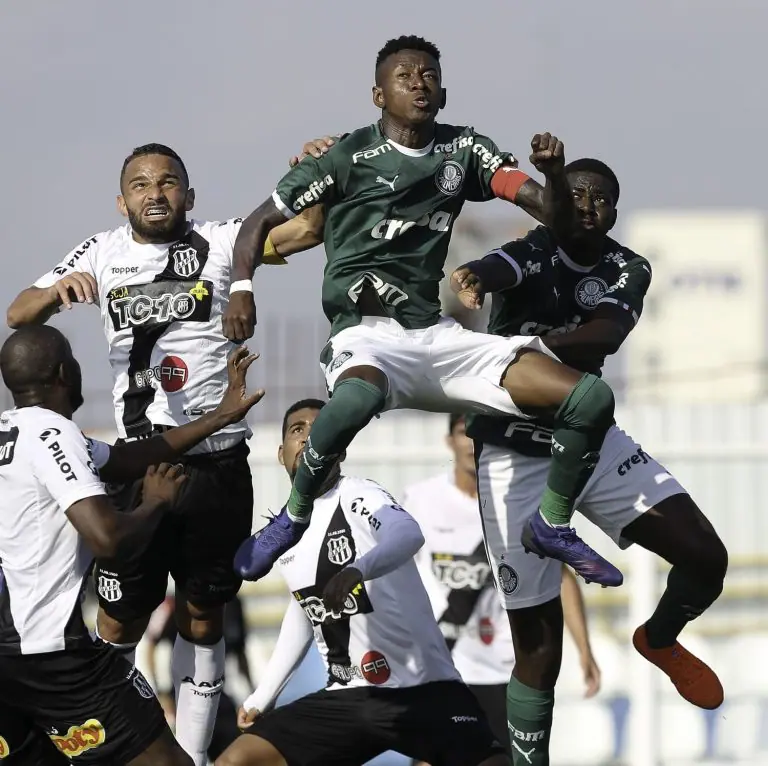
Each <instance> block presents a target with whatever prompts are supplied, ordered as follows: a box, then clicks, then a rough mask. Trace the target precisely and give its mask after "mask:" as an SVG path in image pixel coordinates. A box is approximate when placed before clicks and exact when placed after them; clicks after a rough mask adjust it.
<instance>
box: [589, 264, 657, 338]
mask: <svg viewBox="0 0 768 766" xmlns="http://www.w3.org/2000/svg"><path fill="white" fill-rule="evenodd" d="M652 276H653V274H652V272H651V265H650V264H649V263H648V261H646V260H645V258H641V257H640V256H636V257H635V258H633V259H632V260H631V261H629V262H628V263H627V264H626V265H625V266H624V268H622V270H621V274H619V277H618V279H617V280H616V282H614V284H612V285H610V286H609V287H608V290H607V291H606V293H605V295H604V296H603V297H602V298H601V299H600V301H599V302H598V305H600V304H601V303H612V304H614V305H616V306H619V307H620V308H623V309H624V310H625V311H629V312H630V313H631V314H632V318H633V319H634V320H635V324H637V322H638V320H639V319H640V314H642V313H643V301H644V300H645V294H646V293H647V292H648V288H649V287H650V284H651V277H652Z"/></svg>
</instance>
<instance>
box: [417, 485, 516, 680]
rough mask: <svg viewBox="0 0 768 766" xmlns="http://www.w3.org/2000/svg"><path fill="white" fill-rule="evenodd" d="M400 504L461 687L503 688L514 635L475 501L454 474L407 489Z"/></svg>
mask: <svg viewBox="0 0 768 766" xmlns="http://www.w3.org/2000/svg"><path fill="white" fill-rule="evenodd" d="M403 504H404V505H405V506H406V508H408V510H409V511H410V512H411V514H412V515H413V517H414V518H415V519H416V520H417V521H418V522H419V526H420V527H421V531H422V532H423V533H424V539H425V541H426V542H425V544H424V547H423V548H422V549H421V550H420V551H419V553H418V555H417V559H416V560H417V563H418V565H419V571H420V572H421V574H422V578H423V580H424V584H425V586H426V589H427V593H429V596H430V599H431V601H432V606H433V609H434V612H435V617H436V618H437V621H438V624H439V625H440V629H441V631H442V632H443V635H444V636H445V640H446V642H447V644H448V647H449V648H450V650H451V655H452V657H453V661H454V663H455V665H456V668H457V669H458V671H459V673H461V677H462V679H463V681H464V683H466V684H469V685H470V686H475V685H477V686H483V685H491V684H506V683H507V682H508V681H509V676H510V674H511V672H512V668H513V667H514V664H515V652H514V647H513V644H512V635H511V632H510V629H509V622H508V620H507V615H506V613H505V611H504V608H503V607H502V606H501V603H500V602H499V599H498V596H497V594H496V592H495V589H494V583H493V576H492V575H491V569H490V566H489V564H488V556H487V554H486V551H485V545H484V543H483V529H482V522H481V520H480V511H479V508H478V505H477V499H476V498H473V497H470V496H469V495H467V494H466V493H465V492H462V491H461V490H460V489H459V488H458V487H457V486H456V483H455V482H454V479H453V475H452V474H450V475H449V474H441V475H439V476H435V477H433V478H431V479H427V480H426V481H422V482H418V483H416V484H412V485H411V486H410V487H407V488H406V490H405V493H404V495H403Z"/></svg>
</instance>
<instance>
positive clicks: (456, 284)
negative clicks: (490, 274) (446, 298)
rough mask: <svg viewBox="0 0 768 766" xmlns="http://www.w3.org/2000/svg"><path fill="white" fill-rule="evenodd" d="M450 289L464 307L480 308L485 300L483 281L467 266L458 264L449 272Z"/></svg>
mask: <svg viewBox="0 0 768 766" xmlns="http://www.w3.org/2000/svg"><path fill="white" fill-rule="evenodd" d="M451 290H453V292H454V293H456V295H457V297H458V299H459V300H460V301H461V305H462V306H464V307H465V308H468V309H480V308H482V306H483V301H484V300H485V291H484V290H483V283H482V280H481V279H480V277H479V276H478V275H477V274H475V273H473V271H472V270H471V269H470V268H469V267H468V266H460V267H459V268H458V269H456V271H454V272H453V274H451Z"/></svg>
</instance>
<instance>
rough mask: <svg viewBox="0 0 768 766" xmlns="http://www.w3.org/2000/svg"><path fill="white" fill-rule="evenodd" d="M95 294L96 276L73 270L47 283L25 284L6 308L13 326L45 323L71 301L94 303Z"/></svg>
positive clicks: (96, 290) (16, 327)
mask: <svg viewBox="0 0 768 766" xmlns="http://www.w3.org/2000/svg"><path fill="white" fill-rule="evenodd" d="M97 295H98V289H97V287H96V280H95V279H94V278H93V277H92V276H91V275H90V274H87V273H83V272H79V271H76V272H73V273H72V274H67V275H66V276H65V277H62V278H61V279H59V280H58V281H57V282H56V283H54V284H53V285H51V286H50V287H27V288H26V289H25V290H22V291H21V292H20V293H19V294H18V295H17V296H16V298H14V300H13V302H12V303H11V305H10V306H9V307H8V310H7V312H6V321H7V322H8V326H9V327H10V328H11V329H12V330H16V329H18V328H19V327H22V326H23V325H28V324H44V323H45V322H47V321H48V320H49V319H50V318H51V317H52V316H53V315H54V314H55V313H56V312H57V311H58V310H59V307H61V306H63V307H64V308H66V309H71V308H72V304H73V303H93V302H94V301H95V300H96V296H97Z"/></svg>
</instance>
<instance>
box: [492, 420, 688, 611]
mask: <svg viewBox="0 0 768 766" xmlns="http://www.w3.org/2000/svg"><path fill="white" fill-rule="evenodd" d="M550 462H551V458H549V457H526V456H525V455H521V454H519V453H517V452H513V451H511V450H509V449H507V448H505V447H496V446H493V445H490V444H483V446H482V449H481V450H480V457H479V460H478V473H477V489H478V495H479V498H480V508H481V515H482V521H483V535H484V539H485V545H486V549H487V551H488V558H489V560H490V561H491V568H492V570H493V573H494V578H495V579H496V589H497V591H498V593H499V597H500V598H501V602H502V604H503V605H504V608H505V609H523V608H525V607H530V606H536V605H537V604H544V603H546V602H547V601H551V600H552V599H553V598H556V597H557V596H558V595H559V594H560V581H561V577H562V564H561V563H560V562H559V561H555V560H554V559H540V558H539V557H538V556H536V555H534V554H527V553H526V552H525V550H524V549H523V545H522V543H521V542H520V536H521V534H522V531H523V526H524V524H525V522H526V521H527V520H528V519H529V518H530V517H531V516H532V515H533V514H534V513H536V511H537V510H538V508H539V503H540V502H541V496H542V494H543V492H544V488H545V486H546V483H547V474H548V472H549V465H550ZM684 492H685V489H683V487H682V485H681V484H680V483H679V482H678V481H677V479H675V478H674V476H672V475H671V474H670V473H668V472H667V470H666V468H664V466H662V465H661V464H660V463H658V462H657V461H656V460H654V459H653V458H652V457H651V456H650V455H648V454H647V453H646V452H644V451H643V449H642V448H641V447H640V445H639V444H637V442H635V440H634V439H632V438H631V437H630V436H628V435H627V434H625V433H624V431H622V430H621V429H620V428H617V427H616V426H615V425H614V426H612V427H611V429H610V430H609V431H608V433H607V434H606V437H605V441H604V442H603V447H602V450H601V451H600V460H599V461H598V463H597V466H596V468H595V472H594V473H593V474H592V476H591V477H590V479H589V481H588V482H587V485H586V486H585V487H584V491H583V492H582V493H581V495H580V496H579V498H578V499H577V501H576V508H577V509H578V511H579V513H581V514H582V515H583V516H585V517H586V518H587V519H589V520H590V521H591V522H592V523H593V524H595V525H596V526H598V527H599V528H600V529H602V530H603V532H605V534H606V535H608V537H610V538H611V539H612V540H613V541H614V542H615V543H616V544H617V545H618V546H619V547H620V548H627V547H629V545H630V544H631V543H630V541H629V540H627V539H626V538H623V537H622V536H621V533H622V531H623V530H624V529H625V527H626V526H627V525H628V524H630V523H631V522H633V521H634V520H635V519H637V518H638V517H640V516H642V514H644V513H645V512H646V511H648V510H649V509H651V508H653V507H654V506H655V505H657V504H658V503H660V502H661V501H662V500H665V499H666V498H668V497H671V496H672V495H678V494H680V493H684Z"/></svg>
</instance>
